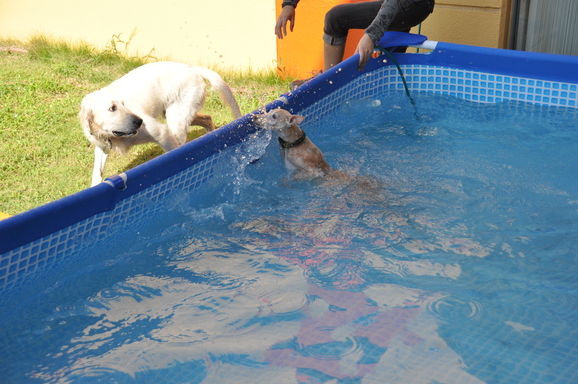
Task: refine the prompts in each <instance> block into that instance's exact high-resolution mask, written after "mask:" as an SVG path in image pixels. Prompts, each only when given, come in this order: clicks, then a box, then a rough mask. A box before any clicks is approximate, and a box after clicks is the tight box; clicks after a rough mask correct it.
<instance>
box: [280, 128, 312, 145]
mask: <svg viewBox="0 0 578 384" xmlns="http://www.w3.org/2000/svg"><path fill="white" fill-rule="evenodd" d="M306 138H307V136H306V135H305V131H303V135H301V137H300V138H298V139H297V140H295V141H292V142H288V141H285V140H283V139H282V138H280V137H279V144H281V146H282V147H283V148H293V147H296V146H298V145H299V144H301V143H302V142H303V141H305V139H306Z"/></svg>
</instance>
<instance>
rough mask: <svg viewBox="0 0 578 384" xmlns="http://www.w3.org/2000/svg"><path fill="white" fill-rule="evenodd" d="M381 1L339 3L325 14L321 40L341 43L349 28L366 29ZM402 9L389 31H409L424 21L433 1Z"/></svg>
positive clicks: (343, 41) (329, 42)
mask: <svg viewBox="0 0 578 384" xmlns="http://www.w3.org/2000/svg"><path fill="white" fill-rule="evenodd" d="M382 3H383V1H366V2H362V3H351V4H340V5H336V6H335V7H333V8H331V9H330V10H329V11H328V12H327V14H326V15H325V26H324V28H323V32H324V35H323V40H324V41H325V42H326V43H327V44H330V45H343V44H345V41H346V39H347V33H348V32H349V30H350V29H366V28H367V27H369V25H370V24H371V23H372V22H373V20H374V19H375V17H376V16H377V13H378V12H379V9H380V8H381V4H382ZM414 4H415V5H413V6H411V7H410V8H407V9H402V10H401V11H400V12H399V13H398V14H397V15H396V17H395V18H394V19H393V20H392V22H391V24H390V25H389V28H388V30H389V31H399V32H409V30H410V29H411V28H412V27H415V26H416V25H418V24H419V23H421V22H422V21H424V20H425V19H426V18H427V17H428V16H429V14H430V13H431V11H432V10H433V1H426V2H418V3H414Z"/></svg>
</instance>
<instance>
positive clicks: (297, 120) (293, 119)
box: [289, 115, 305, 125]
mask: <svg viewBox="0 0 578 384" xmlns="http://www.w3.org/2000/svg"><path fill="white" fill-rule="evenodd" d="M303 120H305V117H304V116H300V115H291V117H290V118H289V124H291V125H293V124H301V122H302V121H303Z"/></svg>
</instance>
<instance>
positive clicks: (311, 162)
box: [253, 108, 333, 180]
mask: <svg viewBox="0 0 578 384" xmlns="http://www.w3.org/2000/svg"><path fill="white" fill-rule="evenodd" d="M303 119H305V118H304V117H303V116H299V115H292V114H291V113H289V112H288V111H286V110H284V109H281V108H279V109H274V110H272V111H269V112H268V113H264V114H258V115H253V122H254V123H255V124H256V125H258V126H259V127H261V128H264V129H268V130H271V131H273V132H276V133H277V134H278V135H279V143H280V144H281V159H283V161H284V163H285V166H286V167H287V169H288V170H289V171H291V177H292V178H294V179H296V180H306V179H315V178H321V177H324V176H326V175H327V174H328V173H330V172H332V171H333V169H332V168H331V166H330V165H329V164H328V163H327V161H326V160H325V157H324V156H323V153H322V152H321V150H320V149H319V148H317V146H316V145H315V144H313V142H312V141H311V140H309V138H308V137H307V136H306V135H305V132H304V131H303V130H302V129H301V128H300V127H299V124H301V122H302V121H303Z"/></svg>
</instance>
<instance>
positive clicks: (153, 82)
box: [79, 61, 241, 186]
mask: <svg viewBox="0 0 578 384" xmlns="http://www.w3.org/2000/svg"><path fill="white" fill-rule="evenodd" d="M205 80H208V81H209V83H210V84H211V86H212V87H213V89H216V90H217V91H219V94H220V96H221V99H222V100H223V102H224V103H225V104H227V105H228V106H229V108H231V111H232V112H233V115H234V116H235V118H239V117H241V112H240V110H239V106H238V104H237V101H236V100H235V97H234V96H233V93H232V92H231V89H230V88H229V86H228V85H227V84H226V83H225V81H223V79H222V78H221V76H219V74H217V73H216V72H214V71H212V70H210V69H208V68H203V67H196V66H190V65H186V64H182V63H174V62H167V61H164V62H157V63H150V64H145V65H143V66H141V67H139V68H136V69H134V70H133V71H131V72H129V73H127V74H126V75H125V76H123V77H121V78H120V79H118V80H116V81H114V82H113V83H111V84H110V85H109V86H107V87H105V88H102V89H100V90H98V91H96V92H93V93H91V94H89V95H87V96H86V97H85V98H84V99H83V100H82V104H81V107H80V114H79V118H80V123H81V125H82V128H83V130H84V135H85V136H86V137H87V138H88V140H89V141H90V142H91V143H92V144H94V146H95V150H94V168H93V171H92V185H93V186H94V185H96V184H98V183H100V182H101V181H102V174H103V171H104V164H105V163H106V158H107V157H108V153H109V152H110V151H111V150H115V151H117V152H119V153H121V154H125V153H126V152H127V151H128V150H129V148H130V147H132V146H133V145H136V144H142V143H150V142H153V143H157V144H159V145H160V146H161V148H162V149H163V150H164V151H166V152H168V151H170V150H172V149H175V148H177V147H179V146H181V145H183V144H185V142H186V141H187V133H188V130H189V126H191V125H200V126H203V127H205V128H206V129H207V130H209V131H211V130H213V129H214V125H213V120H212V119H211V116H209V115H202V114H199V113H198V112H199V111H200V110H201V108H203V105H204V103H205V94H206V84H205ZM162 118H165V119H166V124H165V123H163V122H161V121H159V119H162Z"/></svg>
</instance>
